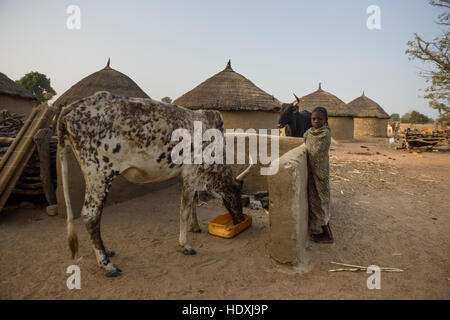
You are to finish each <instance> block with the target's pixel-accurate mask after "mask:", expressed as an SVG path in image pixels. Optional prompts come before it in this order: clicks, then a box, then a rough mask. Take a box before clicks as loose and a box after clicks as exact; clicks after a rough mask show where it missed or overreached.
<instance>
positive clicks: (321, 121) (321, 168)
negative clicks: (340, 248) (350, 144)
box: [303, 107, 334, 243]
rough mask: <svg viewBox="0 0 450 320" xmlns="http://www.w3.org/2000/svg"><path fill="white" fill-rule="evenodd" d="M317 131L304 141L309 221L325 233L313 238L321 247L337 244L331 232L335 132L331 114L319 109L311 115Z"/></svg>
mask: <svg viewBox="0 0 450 320" xmlns="http://www.w3.org/2000/svg"><path fill="white" fill-rule="evenodd" d="M311 122H312V125H313V127H312V128H310V129H309V130H308V131H306V132H305V134H304V136H303V138H304V139H305V145H306V148H307V150H308V200H309V201H308V202H309V219H310V224H311V227H313V229H320V228H322V233H319V234H312V235H311V239H312V240H313V241H315V242H319V243H333V241H334V240H333V235H332V233H331V229H330V224H329V220H330V160H329V154H328V153H329V150H330V144H331V132H330V128H329V127H328V113H327V109H325V108H324V107H317V108H315V109H314V110H313V112H312V115H311Z"/></svg>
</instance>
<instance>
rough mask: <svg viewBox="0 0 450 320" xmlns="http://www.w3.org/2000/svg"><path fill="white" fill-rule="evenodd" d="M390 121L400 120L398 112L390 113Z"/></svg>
mask: <svg viewBox="0 0 450 320" xmlns="http://www.w3.org/2000/svg"><path fill="white" fill-rule="evenodd" d="M389 121H391V122H395V121H400V115H399V114H398V113H393V114H391V118H390V119H389Z"/></svg>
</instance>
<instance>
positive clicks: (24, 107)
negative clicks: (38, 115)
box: [0, 94, 36, 118]
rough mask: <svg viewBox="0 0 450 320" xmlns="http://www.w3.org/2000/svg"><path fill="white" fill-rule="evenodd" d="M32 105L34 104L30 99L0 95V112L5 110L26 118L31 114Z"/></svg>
mask: <svg viewBox="0 0 450 320" xmlns="http://www.w3.org/2000/svg"><path fill="white" fill-rule="evenodd" d="M34 105H36V102H34V101H33V100H31V99H25V98H22V97H14V96H10V95H4V94H0V110H1V109H7V110H8V111H10V112H14V113H17V114H19V115H23V116H25V118H27V117H28V116H29V115H30V114H31V111H32V110H33V106H34Z"/></svg>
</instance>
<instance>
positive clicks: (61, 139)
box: [57, 111, 78, 259]
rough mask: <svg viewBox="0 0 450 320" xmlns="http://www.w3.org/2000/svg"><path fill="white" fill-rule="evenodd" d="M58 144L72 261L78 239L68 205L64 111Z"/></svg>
mask: <svg viewBox="0 0 450 320" xmlns="http://www.w3.org/2000/svg"><path fill="white" fill-rule="evenodd" d="M57 130H58V143H59V147H60V157H61V173H62V184H63V191H64V200H65V202H66V213H67V240H68V242H69V248H70V251H71V252H72V259H74V258H75V257H76V256H77V254H78V237H77V233H76V232H75V228H74V225H73V212H72V205H71V203H70V194H69V181H68V178H69V171H68V165H67V156H68V152H69V151H70V149H69V148H71V144H70V141H69V139H68V138H67V134H68V132H67V130H66V126H65V123H64V111H63V112H62V113H61V116H60V117H59V120H58V128H57Z"/></svg>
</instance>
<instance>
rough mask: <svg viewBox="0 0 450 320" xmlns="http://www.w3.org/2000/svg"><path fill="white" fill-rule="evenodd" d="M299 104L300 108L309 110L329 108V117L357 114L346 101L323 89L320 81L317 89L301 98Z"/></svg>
mask: <svg viewBox="0 0 450 320" xmlns="http://www.w3.org/2000/svg"><path fill="white" fill-rule="evenodd" d="M294 103H297V102H294ZM297 105H298V107H299V110H308V111H310V112H312V111H313V110H314V108H315V107H317V106H322V107H324V108H326V109H327V111H328V116H329V117H354V116H355V114H354V113H353V112H352V111H351V110H350V108H349V107H348V106H347V105H346V104H345V102H344V101H342V100H341V99H339V98H338V97H336V96H334V95H332V94H331V93H329V92H326V91H324V90H322V85H321V84H320V83H319V88H318V89H317V91H315V92H313V93H310V94H308V95H306V96H304V97H302V98H300V102H298V103H297Z"/></svg>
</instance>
